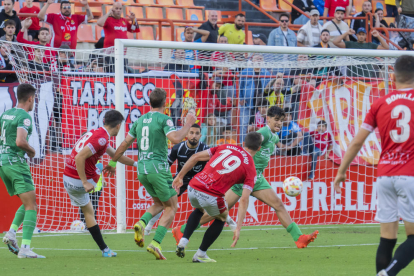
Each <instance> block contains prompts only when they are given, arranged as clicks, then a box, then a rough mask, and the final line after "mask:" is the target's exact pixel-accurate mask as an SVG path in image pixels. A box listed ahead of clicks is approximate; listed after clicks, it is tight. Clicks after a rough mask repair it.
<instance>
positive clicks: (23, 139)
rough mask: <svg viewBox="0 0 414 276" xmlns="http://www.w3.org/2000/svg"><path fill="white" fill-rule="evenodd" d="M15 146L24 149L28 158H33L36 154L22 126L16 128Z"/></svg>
mask: <svg viewBox="0 0 414 276" xmlns="http://www.w3.org/2000/svg"><path fill="white" fill-rule="evenodd" d="M16 146H18V147H19V148H20V149H22V150H24V151H25V152H26V153H27V156H29V157H30V158H33V157H34V156H35V154H36V151H35V149H34V148H33V147H32V146H30V145H29V142H27V130H26V129H24V128H21V127H19V128H17V136H16Z"/></svg>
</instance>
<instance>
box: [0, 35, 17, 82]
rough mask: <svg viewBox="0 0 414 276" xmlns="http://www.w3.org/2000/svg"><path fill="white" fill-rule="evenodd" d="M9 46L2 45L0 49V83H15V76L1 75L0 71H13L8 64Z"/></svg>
mask: <svg viewBox="0 0 414 276" xmlns="http://www.w3.org/2000/svg"><path fill="white" fill-rule="evenodd" d="M10 51H11V50H10V44H8V43H7V44H6V43H3V44H2V45H1V47H0V82H3V83H12V82H17V76H16V74H14V73H1V70H8V71H10V70H13V65H12V64H11V62H10V58H9V56H10Z"/></svg>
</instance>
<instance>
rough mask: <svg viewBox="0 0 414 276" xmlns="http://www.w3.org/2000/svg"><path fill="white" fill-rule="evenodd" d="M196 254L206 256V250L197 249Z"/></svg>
mask: <svg viewBox="0 0 414 276" xmlns="http://www.w3.org/2000/svg"><path fill="white" fill-rule="evenodd" d="M196 254H197V256H199V257H204V256H206V255H207V252H206V251H202V250H200V249H198V250H197V253H196Z"/></svg>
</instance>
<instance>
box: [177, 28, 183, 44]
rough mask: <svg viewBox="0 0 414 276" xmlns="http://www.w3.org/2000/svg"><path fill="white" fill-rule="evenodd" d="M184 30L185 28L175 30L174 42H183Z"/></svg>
mask: <svg viewBox="0 0 414 276" xmlns="http://www.w3.org/2000/svg"><path fill="white" fill-rule="evenodd" d="M184 30H185V28H182V27H179V28H175V41H179V42H183V41H184Z"/></svg>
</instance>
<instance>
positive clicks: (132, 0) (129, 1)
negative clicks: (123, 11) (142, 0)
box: [120, 0, 135, 5]
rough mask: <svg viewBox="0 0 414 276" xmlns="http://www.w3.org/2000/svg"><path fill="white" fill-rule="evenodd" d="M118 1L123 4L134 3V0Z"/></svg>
mask: <svg viewBox="0 0 414 276" xmlns="http://www.w3.org/2000/svg"><path fill="white" fill-rule="evenodd" d="M120 2H121V3H122V4H123V5H133V4H135V2H134V0H121V1H120Z"/></svg>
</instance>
